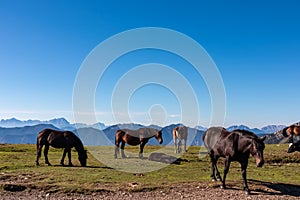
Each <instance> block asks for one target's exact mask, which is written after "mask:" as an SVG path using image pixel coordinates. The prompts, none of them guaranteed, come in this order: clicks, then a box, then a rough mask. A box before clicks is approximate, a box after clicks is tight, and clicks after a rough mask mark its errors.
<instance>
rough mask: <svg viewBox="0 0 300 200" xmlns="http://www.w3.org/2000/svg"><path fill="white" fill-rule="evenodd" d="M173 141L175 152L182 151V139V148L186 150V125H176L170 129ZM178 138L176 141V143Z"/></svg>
mask: <svg viewBox="0 0 300 200" xmlns="http://www.w3.org/2000/svg"><path fill="white" fill-rule="evenodd" d="M172 136H173V141H174V145H175V153H181V151H182V140H184V147H183V150H184V152H186V140H187V136H188V127H186V126H177V127H175V128H174V129H173V131H172ZM177 140H178V143H177Z"/></svg>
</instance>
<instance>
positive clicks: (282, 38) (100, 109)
mask: <svg viewBox="0 0 300 200" xmlns="http://www.w3.org/2000/svg"><path fill="white" fill-rule="evenodd" d="M299 10H300V3H299V1H297V0H294V1H292V0H290V1H289V0H288V1H225V0H224V1H196V0H195V1H173V0H172V1H171V0H170V1H169V0H165V1H31V0H27V1H21V0H20V1H16V0H0V91H1V98H0V118H11V117H16V118H19V119H42V120H45V119H50V118H53V117H66V118H67V119H68V120H69V121H71V122H72V121H73V120H74V119H73V117H72V94H73V86H74V82H75V79H76V75H77V73H78V70H79V68H80V66H81V63H82V62H83V60H84V59H85V58H86V56H87V55H88V54H89V53H90V51H91V50H92V49H93V48H95V47H96V46H97V45H98V44H99V43H100V42H102V41H104V40H105V39H107V38H109V37H111V36H113V35H115V34H117V33H120V32H122V31H125V30H129V29H133V28H139V27H164V28H168V29H173V30H176V31H179V32H181V33H183V34H186V35H188V36H189V37H191V38H193V39H194V40H196V41H197V42H198V43H199V44H201V45H202V46H203V47H204V48H205V50H206V51H207V52H208V53H209V55H210V56H211V58H212V59H213V60H214V62H215V64H216V65H217V67H218V69H219V71H220V74H221V76H222V79H223V82H224V86H225V89H226V98H227V106H226V110H227V112H226V119H225V126H228V125H232V124H245V125H248V126H250V127H262V126H264V125H268V124H286V125H287V124H291V123H294V122H297V121H299V119H300V118H299V110H298V105H299V102H300V92H299V84H300V80H299V75H300V12H299ZM149 62H156V63H161V64H165V65H168V66H172V67H174V68H176V66H177V67H178V65H179V64H181V65H182V66H185V67H182V68H181V70H180V73H181V74H183V75H184V76H185V77H186V78H187V79H190V81H191V84H194V85H198V86H197V89H199V91H200V92H199V93H197V97H198V100H199V107H200V112H201V116H200V122H199V124H200V125H204V126H208V125H209V119H210V105H209V102H210V99H209V94H208V91H207V88H206V87H205V84H204V82H203V80H201V77H200V78H199V77H198V78H197V76H196V75H194V73H193V71H191V70H190V69H188V68H189V67H188V63H185V61H184V60H182V59H180V58H177V57H176V56H173V55H169V54H168V53H166V52H159V51H151V50H145V51H141V52H133V53H131V54H128V55H126V56H123V57H122V58H120V59H119V60H117V61H116V62H115V63H114V64H113V65H115V67H114V66H112V67H111V68H110V71H108V72H107V73H106V76H105V77H103V81H106V83H107V85H106V86H105V87H106V89H107V91H106V92H104V93H101V92H100V91H97V92H96V97H95V108H96V112H97V118H98V119H99V121H102V122H104V123H106V124H112V123H113V120H112V116H111V108H110V106H111V105H110V104H111V99H110V98H111V93H112V90H113V88H114V86H115V85H116V84H117V81H118V79H120V77H121V76H122V71H121V72H120V70H119V68H118V66H125V68H126V69H127V70H129V69H130V68H131V67H135V66H136V65H140V64H143V63H149ZM117 69H118V70H117ZM124 72H126V71H124ZM110 80H111V82H110ZM198 87H199V88H198ZM153 94H156V95H157V96H158V97H159V98H155V99H153V98H152V97H151V95H152V96H153ZM128 109H129V110H130V112H131V115H132V119H133V120H134V122H138V123H145V124H147V123H150V122H154V123H157V124H159V125H164V124H163V123H162V122H161V120H162V121H164V119H165V118H166V119H165V121H164V123H167V124H168V123H176V122H178V120H180V119H179V118H178V116H179V115H180V108H179V103H178V100H177V99H176V95H174V94H172V92H170V91H169V90H168V89H166V88H163V87H161V86H157V85H148V86H145V87H142V88H140V89H139V90H137V91H136V92H135V93H134V94H133V96H132V98H131V99H130V100H129V108H128ZM163 110H164V112H162V111H163ZM148 111H149V113H150V115H151V116H157V118H156V119H153V121H149V116H148V115H149V113H148ZM116 113H117V114H120V115H121V114H122V113H118V112H116ZM159 113H162V115H160V114H159ZM147 114H148V115H147ZM165 115H167V116H165ZM147 116H148V118H147ZM124 122H126V121H124ZM160 122H161V124H160ZM120 123H122V121H120ZM189 125H191V126H195V125H196V124H189Z"/></svg>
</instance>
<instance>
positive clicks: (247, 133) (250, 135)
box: [232, 129, 258, 139]
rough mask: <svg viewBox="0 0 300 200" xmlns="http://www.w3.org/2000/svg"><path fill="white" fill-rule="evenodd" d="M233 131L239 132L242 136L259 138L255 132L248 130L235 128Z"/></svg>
mask: <svg viewBox="0 0 300 200" xmlns="http://www.w3.org/2000/svg"><path fill="white" fill-rule="evenodd" d="M232 132H233V133H237V134H238V135H240V136H243V137H247V138H250V139H257V138H258V136H257V135H255V134H254V133H253V132H251V131H247V130H241V129H237V130H234V131H232Z"/></svg>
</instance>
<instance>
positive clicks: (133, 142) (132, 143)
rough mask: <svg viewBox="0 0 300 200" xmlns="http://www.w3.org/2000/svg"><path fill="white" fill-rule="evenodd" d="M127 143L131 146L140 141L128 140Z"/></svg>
mask: <svg viewBox="0 0 300 200" xmlns="http://www.w3.org/2000/svg"><path fill="white" fill-rule="evenodd" d="M127 144H129V145H131V146H136V145H139V144H140V141H128V142H127Z"/></svg>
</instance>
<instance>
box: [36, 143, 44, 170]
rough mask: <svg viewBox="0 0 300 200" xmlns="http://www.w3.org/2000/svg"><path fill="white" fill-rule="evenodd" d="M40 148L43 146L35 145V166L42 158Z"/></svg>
mask: <svg viewBox="0 0 300 200" xmlns="http://www.w3.org/2000/svg"><path fill="white" fill-rule="evenodd" d="M42 148H43V144H37V148H36V161H35V163H36V165H39V164H40V163H39V159H40V157H41V156H42Z"/></svg>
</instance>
